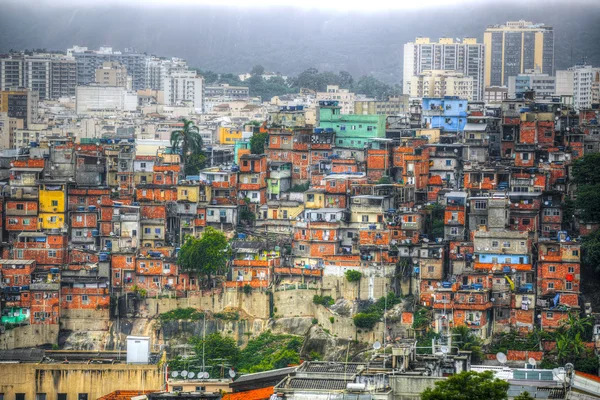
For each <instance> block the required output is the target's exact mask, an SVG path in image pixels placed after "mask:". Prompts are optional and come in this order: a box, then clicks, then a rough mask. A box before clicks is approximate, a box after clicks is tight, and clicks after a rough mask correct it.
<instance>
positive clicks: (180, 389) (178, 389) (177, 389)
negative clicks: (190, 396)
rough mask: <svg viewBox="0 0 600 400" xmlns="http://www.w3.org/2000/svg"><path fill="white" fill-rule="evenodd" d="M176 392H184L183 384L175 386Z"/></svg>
mask: <svg viewBox="0 0 600 400" xmlns="http://www.w3.org/2000/svg"><path fill="white" fill-rule="evenodd" d="M173 391H174V392H183V386H173Z"/></svg>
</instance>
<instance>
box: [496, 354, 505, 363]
mask: <svg viewBox="0 0 600 400" xmlns="http://www.w3.org/2000/svg"><path fill="white" fill-rule="evenodd" d="M496 360H498V362H499V363H500V364H504V363H506V354H504V353H502V352H500V353H497V354H496Z"/></svg>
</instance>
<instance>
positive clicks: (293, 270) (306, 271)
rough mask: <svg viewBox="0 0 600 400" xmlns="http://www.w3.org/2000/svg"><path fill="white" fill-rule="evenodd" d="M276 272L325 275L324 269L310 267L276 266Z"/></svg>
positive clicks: (279, 273) (282, 273)
mask: <svg viewBox="0 0 600 400" xmlns="http://www.w3.org/2000/svg"><path fill="white" fill-rule="evenodd" d="M275 274H277V275H299V276H323V270H322V269H308V268H289V267H285V268H275Z"/></svg>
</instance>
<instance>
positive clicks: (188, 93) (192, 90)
mask: <svg viewBox="0 0 600 400" xmlns="http://www.w3.org/2000/svg"><path fill="white" fill-rule="evenodd" d="M163 86H164V92H165V95H164V97H165V104H167V105H170V106H177V105H182V106H185V105H187V106H191V107H194V108H195V109H196V110H200V112H202V111H201V110H202V109H203V104H204V103H203V100H204V93H203V90H204V78H202V77H201V76H198V75H197V74H196V71H186V72H173V73H171V74H170V75H169V76H168V77H166V78H165V79H164V82H163Z"/></svg>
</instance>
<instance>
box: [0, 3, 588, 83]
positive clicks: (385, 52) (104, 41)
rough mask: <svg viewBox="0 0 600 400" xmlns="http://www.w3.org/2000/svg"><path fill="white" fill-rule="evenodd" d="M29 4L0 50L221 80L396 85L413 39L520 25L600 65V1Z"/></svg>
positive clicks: (567, 53) (13, 19)
mask: <svg viewBox="0 0 600 400" xmlns="http://www.w3.org/2000/svg"><path fill="white" fill-rule="evenodd" d="M33 3H35V5H26V4H25V5H24V4H22V3H21V2H20V1H18V2H17V1H8V2H7V0H5V1H4V4H2V5H1V6H0V52H6V51H8V50H9V49H15V50H23V49H26V48H28V49H31V48H46V49H49V50H51V49H52V50H66V49H67V48H68V47H71V46H72V45H75V44H77V45H80V46H88V47H89V48H93V49H95V48H97V47H99V46H111V47H113V48H114V49H118V50H122V49H124V48H134V49H136V50H138V51H140V52H147V53H152V54H156V55H160V56H169V57H171V56H178V57H182V58H185V59H187V60H188V62H189V63H190V65H192V66H195V67H199V68H202V69H211V70H215V71H222V72H235V73H240V72H245V71H249V70H250V69H251V68H252V66H253V65H255V64H261V65H263V66H265V68H266V69H267V70H272V71H277V72H282V73H284V74H287V75H295V74H298V73H299V72H301V71H303V70H305V69H307V68H309V67H313V66H314V67H316V68H318V69H319V70H332V71H336V72H337V71H340V70H347V71H349V72H351V73H352V74H353V75H354V76H355V78H357V77H358V76H360V75H363V74H373V75H375V76H376V77H377V78H379V79H381V80H384V81H386V82H388V83H394V82H398V81H399V80H400V79H401V76H402V52H403V44H404V43H405V42H407V41H411V40H414V38H415V37H416V36H429V37H431V38H438V37H440V36H442V37H443V36H446V37H456V38H462V37H464V36H474V37H477V38H478V39H479V40H482V38H483V31H484V30H485V28H486V26H487V25H489V24H498V23H504V22H506V21H507V20H518V19H526V20H531V21H533V22H536V23H540V22H543V23H546V24H547V25H552V26H553V27H554V30H555V50H556V60H555V64H556V67H557V68H558V69H561V68H567V67H569V66H571V65H572V64H573V63H576V62H580V61H581V59H582V56H584V55H585V56H587V62H588V63H591V64H593V65H596V66H600V45H599V43H600V1H583V2H581V1H580V2H573V1H553V0H547V1H531V0H522V1H521V2H520V3H519V2H510V3H506V2H501V3H500V2H499V3H490V2H482V3H481V5H480V4H479V3H478V4H477V5H472V4H471V5H466V4H462V5H461V3H460V2H459V3H458V5H456V6H452V7H445V8H435V9H434V8H431V9H424V10H419V11H414V10H413V11H393V12H385V13H384V12H381V13H357V12H344V11H338V12H333V11H308V10H298V9H292V8H285V7H282V8H271V9H239V8H224V7H193V6H172V7H166V6H165V7H162V8H161V7H148V8H134V7H132V6H102V5H93V6H92V5H88V6H72V7H66V6H51V5H49V4H50V3H42V4H37V3H38V2H37V1H34V2H33ZM82 3H85V2H82ZM94 4H98V3H94ZM138 4H143V2H139V3H138ZM424 4H425V3H424Z"/></svg>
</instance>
